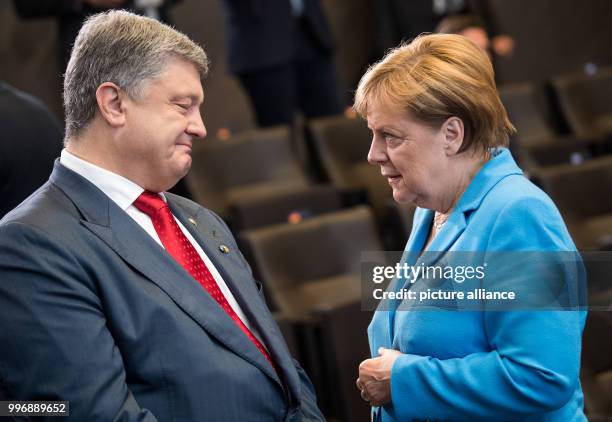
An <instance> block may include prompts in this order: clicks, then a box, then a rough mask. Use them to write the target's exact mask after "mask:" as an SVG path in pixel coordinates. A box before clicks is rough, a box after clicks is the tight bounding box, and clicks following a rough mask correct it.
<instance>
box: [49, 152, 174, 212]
mask: <svg viewBox="0 0 612 422" xmlns="http://www.w3.org/2000/svg"><path fill="white" fill-rule="evenodd" d="M60 163H61V164H62V165H63V166H65V167H67V168H68V169H70V170H72V171H74V172H75V173H77V174H79V175H81V176H83V177H84V178H85V179H87V180H89V181H90V182H91V183H93V184H94V185H95V186H96V187H97V188H98V189H100V190H101V191H102V192H104V194H105V195H106V196H108V197H109V198H110V199H111V200H112V201H113V202H115V203H116V204H117V205H118V206H119V207H120V208H121V209H122V210H124V211H125V210H127V209H128V208H129V207H130V205H132V204H133V202H134V201H135V200H136V198H138V197H139V196H140V194H141V193H142V192H144V188H142V187H141V186H139V185H137V184H136V183H134V182H132V181H131V180H129V179H126V178H125V177H123V176H121V175H119V174H117V173H113V172H112V171H109V170H106V169H103V168H102V167H99V166H96V165H95V164H92V163H90V162H88V161H85V160H83V159H82V158H79V157H77V156H76V155H74V154H72V153H70V152H68V151H67V150H66V149H63V150H62V154H61V156H60ZM160 196H161V197H162V199H163V200H164V201H165V200H166V198H165V196H164V195H163V194H160Z"/></svg>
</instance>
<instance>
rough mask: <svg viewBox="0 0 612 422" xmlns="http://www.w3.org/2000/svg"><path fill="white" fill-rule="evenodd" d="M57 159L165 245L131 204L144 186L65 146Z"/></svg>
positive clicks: (243, 317)
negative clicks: (82, 156) (77, 154)
mask: <svg viewBox="0 0 612 422" xmlns="http://www.w3.org/2000/svg"><path fill="white" fill-rule="evenodd" d="M60 163H61V164H62V165H63V166H64V167H66V168H68V169H70V170H72V171H74V172H75V173H77V174H79V175H81V176H83V177H84V178H85V179H87V180H89V181H90V182H91V183H93V184H94V185H95V186H96V187H97V188H98V189H100V190H101V191H102V192H104V193H105V194H106V196H108V197H109V198H110V199H111V201H113V202H114V203H115V204H117V205H118V206H119V208H121V209H122V210H123V211H125V212H126V213H127V214H128V215H129V216H130V217H132V219H133V220H134V221H135V222H136V223H138V225H139V226H140V227H142V228H143V230H144V231H145V232H147V234H148V235H149V236H151V237H152V238H153V240H155V241H156V242H157V243H158V244H159V245H160V246H161V247H162V248H163V247H164V245H163V244H162V242H161V240H160V239H159V236H158V235H157V232H156V231H155V228H154V227H153V222H152V221H151V218H150V217H149V216H148V215H147V214H145V213H143V212H142V211H140V210H139V209H138V208H136V207H135V206H134V201H135V200H136V199H137V198H138V197H139V196H140V194H141V193H142V192H144V189H143V188H142V187H140V186H138V185H137V184H136V183H134V182H132V181H131V180H128V179H126V178H125V177H123V176H120V175H118V174H116V173H113V172H111V171H108V170H105V169H103V168H102V167H98V166H96V165H94V164H92V163H89V162H87V161H85V160H83V159H81V158H79V157H77V156H76V155H74V154H71V153H70V152H68V151H67V150H66V149H63V150H62V154H61V157H60ZM159 195H160V196H161V197H162V199H163V200H164V201H166V197H165V196H164V194H163V193H160V194H159ZM166 202H167V201H166ZM174 219H175V221H176V222H177V224H178V226H179V227H180V228H181V231H182V232H183V234H184V235H185V237H187V239H188V240H189V242H191V244H192V245H193V247H194V248H195V250H196V251H197V252H198V255H200V257H201V258H202V260H203V261H204V263H205V264H206V267H208V270H209V271H210V273H211V275H212V276H213V278H214V280H215V282H216V283H217V284H218V285H219V289H221V292H222V293H223V295H224V296H225V298H226V299H227V301H228V303H229V305H230V306H231V307H232V309H233V310H234V312H236V314H237V315H238V317H239V318H240V319H241V320H242V322H243V323H244V325H246V326H247V327H248V329H249V330H250V331H251V332H252V333H253V335H255V336H256V337H257V339H258V340H259V341H260V342H261V343H262V344H263V345H264V347H265V344H264V343H263V341H262V339H261V336H260V335H259V333H258V332H257V330H256V329H255V328H254V327H253V326H252V325H251V324H249V321H248V319H247V317H246V315H245V314H244V312H243V311H242V309H241V308H240V305H238V302H237V301H236V299H235V298H234V295H233V294H232V292H231V291H230V289H229V288H228V287H227V284H225V281H224V280H223V277H221V274H219V271H217V268H216V267H215V265H214V264H213V263H212V261H211V260H210V259H209V258H208V256H207V255H206V253H205V252H204V250H202V248H201V247H200V245H199V244H198V242H196V241H195V239H194V238H193V236H192V235H191V233H189V231H188V230H187V229H186V228H185V226H183V224H182V223H181V222H180V221H179V220H178V219H177V218H176V217H174Z"/></svg>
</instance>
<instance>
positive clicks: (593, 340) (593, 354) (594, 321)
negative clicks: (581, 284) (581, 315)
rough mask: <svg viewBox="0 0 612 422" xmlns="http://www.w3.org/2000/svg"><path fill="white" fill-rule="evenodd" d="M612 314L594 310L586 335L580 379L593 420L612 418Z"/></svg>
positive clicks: (589, 413)
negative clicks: (611, 335)
mask: <svg viewBox="0 0 612 422" xmlns="http://www.w3.org/2000/svg"><path fill="white" fill-rule="evenodd" d="M611 332H612V316H611V315H610V312H609V310H608V311H598V312H590V313H589V315H588V318H587V322H586V326H585V329H584V334H583V338H582V370H581V374H580V381H581V384H582V388H583V391H584V402H585V410H586V412H587V416H588V418H589V421H610V420H612V340H611V337H610V333H611Z"/></svg>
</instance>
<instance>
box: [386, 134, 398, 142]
mask: <svg viewBox="0 0 612 422" xmlns="http://www.w3.org/2000/svg"><path fill="white" fill-rule="evenodd" d="M383 137H384V139H385V142H391V143H392V142H395V141H398V140H399V138H398V137H397V136H395V135H391V134H390V133H383Z"/></svg>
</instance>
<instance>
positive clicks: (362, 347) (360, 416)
mask: <svg viewBox="0 0 612 422" xmlns="http://www.w3.org/2000/svg"><path fill="white" fill-rule="evenodd" d="M372 314H373V312H372V310H363V309H362V307H361V303H359V302H352V303H348V304H345V305H340V306H321V307H319V308H318V309H316V310H315V311H314V315H315V316H316V318H317V320H318V321H320V325H321V331H320V335H321V344H322V345H323V347H324V350H322V352H323V353H322V356H323V359H324V362H323V363H324V366H325V368H326V373H325V374H326V376H327V377H328V378H329V380H330V381H331V382H330V383H329V387H328V388H329V390H330V391H328V394H329V395H330V396H331V400H330V402H329V407H330V412H329V413H330V414H331V415H334V416H335V417H336V419H337V420H339V421H347V422H348V421H367V420H369V417H370V411H371V409H370V406H369V405H368V404H367V403H366V402H364V401H363V400H362V399H361V396H360V394H359V390H357V388H356V387H355V380H356V378H357V376H358V368H359V364H360V363H361V362H362V361H363V360H365V359H368V358H370V348H369V345H368V337H367V329H368V325H369V324H370V321H371V320H372Z"/></svg>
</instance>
